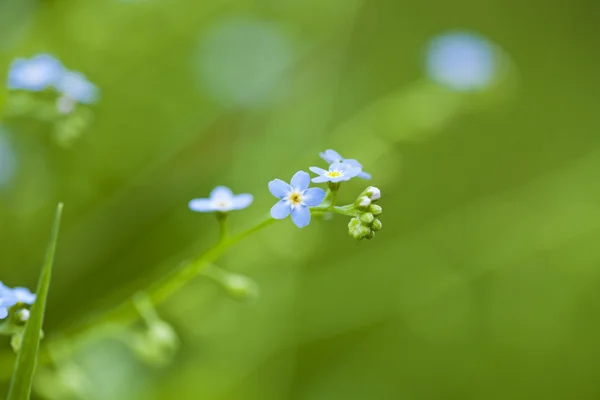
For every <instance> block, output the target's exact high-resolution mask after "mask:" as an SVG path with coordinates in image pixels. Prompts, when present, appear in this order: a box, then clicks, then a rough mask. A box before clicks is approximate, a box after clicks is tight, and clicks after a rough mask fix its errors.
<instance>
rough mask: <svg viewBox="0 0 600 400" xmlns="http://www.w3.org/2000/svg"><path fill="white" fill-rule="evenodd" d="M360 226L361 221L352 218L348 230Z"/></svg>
mask: <svg viewBox="0 0 600 400" xmlns="http://www.w3.org/2000/svg"><path fill="white" fill-rule="evenodd" d="M359 226H360V220H359V219H358V218H352V219H351V220H350V222H348V229H352V228H357V227H359Z"/></svg>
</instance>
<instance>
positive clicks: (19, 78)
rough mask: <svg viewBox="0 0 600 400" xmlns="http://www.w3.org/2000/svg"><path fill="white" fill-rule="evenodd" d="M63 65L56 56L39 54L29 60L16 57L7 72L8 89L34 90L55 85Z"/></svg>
mask: <svg viewBox="0 0 600 400" xmlns="http://www.w3.org/2000/svg"><path fill="white" fill-rule="evenodd" d="M63 70H64V68H63V66H62V64H61V63H60V61H58V60H57V59H56V58H54V57H52V56H50V55H48V54H40V55H38V56H35V57H33V58H32V59H30V60H25V59H17V60H15V61H13V63H12V64H11V67H10V70H9V73H8V82H7V86H8V88H9V89H24V90H31V91H34V92H37V91H40V90H44V89H46V88H47V87H48V86H50V85H56V83H57V82H58V81H59V79H60V78H61V76H62V74H63Z"/></svg>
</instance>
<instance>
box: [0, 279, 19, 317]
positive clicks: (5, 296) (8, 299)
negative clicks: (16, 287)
mask: <svg viewBox="0 0 600 400" xmlns="http://www.w3.org/2000/svg"><path fill="white" fill-rule="evenodd" d="M17 303H18V299H17V297H16V296H15V294H14V293H13V291H12V290H11V289H10V288H9V287H6V286H5V285H4V284H3V283H2V282H0V319H4V318H6V317H7V316H8V309H9V308H10V307H12V306H14V305H15V304H17Z"/></svg>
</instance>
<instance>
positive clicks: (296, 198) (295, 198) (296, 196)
mask: <svg viewBox="0 0 600 400" xmlns="http://www.w3.org/2000/svg"><path fill="white" fill-rule="evenodd" d="M289 199H290V202H291V203H292V204H293V205H295V206H297V205H298V204H300V203H302V196H300V193H298V192H294V193H292V194H290V197H289Z"/></svg>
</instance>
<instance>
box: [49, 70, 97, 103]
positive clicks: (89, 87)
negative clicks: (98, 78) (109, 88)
mask: <svg viewBox="0 0 600 400" xmlns="http://www.w3.org/2000/svg"><path fill="white" fill-rule="evenodd" d="M56 89H58V91H59V92H60V93H62V95H63V96H65V97H67V98H68V99H72V100H76V101H77V102H79V103H82V104H92V103H95V102H96V101H97V100H98V92H99V91H98V88H97V87H96V85H94V84H93V83H92V82H90V81H88V80H87V78H86V77H85V75H83V74H82V73H80V72H75V71H65V72H64V73H63V74H62V76H61V78H60V80H59V81H58V82H57V84H56Z"/></svg>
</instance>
